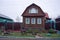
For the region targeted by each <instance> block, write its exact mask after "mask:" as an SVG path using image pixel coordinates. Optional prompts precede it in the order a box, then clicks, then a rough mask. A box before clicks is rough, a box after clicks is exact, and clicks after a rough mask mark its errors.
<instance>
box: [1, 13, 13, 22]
mask: <svg viewBox="0 0 60 40" xmlns="http://www.w3.org/2000/svg"><path fill="white" fill-rule="evenodd" d="M0 22H13V20H12V19H11V18H9V17H8V16H5V15H3V14H0Z"/></svg>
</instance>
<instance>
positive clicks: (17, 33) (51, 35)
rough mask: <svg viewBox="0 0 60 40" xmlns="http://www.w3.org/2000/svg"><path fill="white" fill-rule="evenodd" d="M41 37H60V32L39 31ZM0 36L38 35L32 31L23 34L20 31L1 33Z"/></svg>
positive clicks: (33, 36)
mask: <svg viewBox="0 0 60 40" xmlns="http://www.w3.org/2000/svg"><path fill="white" fill-rule="evenodd" d="M38 34H39V35H40V36H41V37H53V38H54V37H60V34H56V33H55V34H48V33H38ZM0 36H14V37H32V38H35V36H36V35H32V33H24V34H21V33H20V32H12V33H10V34H8V35H2V34H1V33H0Z"/></svg>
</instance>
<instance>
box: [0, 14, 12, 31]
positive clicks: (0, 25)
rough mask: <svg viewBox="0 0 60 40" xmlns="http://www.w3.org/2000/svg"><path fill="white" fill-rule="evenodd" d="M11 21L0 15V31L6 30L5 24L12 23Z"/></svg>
mask: <svg viewBox="0 0 60 40" xmlns="http://www.w3.org/2000/svg"><path fill="white" fill-rule="evenodd" d="M12 22H13V20H12V19H11V18H9V17H8V16H5V15H3V14H0V29H1V30H2V29H6V28H7V27H8V26H7V23H12Z"/></svg>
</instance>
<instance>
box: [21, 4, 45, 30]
mask: <svg viewBox="0 0 60 40" xmlns="http://www.w3.org/2000/svg"><path fill="white" fill-rule="evenodd" d="M22 16H23V26H24V28H26V29H36V30H39V31H42V30H44V29H45V13H44V12H43V10H42V9H41V8H40V7H39V6H38V5H36V4H34V3H33V4H31V5H30V6H28V7H27V8H26V10H25V11H24V12H23V14H22Z"/></svg>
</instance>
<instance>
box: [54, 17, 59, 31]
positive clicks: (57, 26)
mask: <svg viewBox="0 0 60 40" xmlns="http://www.w3.org/2000/svg"><path fill="white" fill-rule="evenodd" d="M55 21H56V29H57V30H60V16H59V17H58V18H56V19H55Z"/></svg>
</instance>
